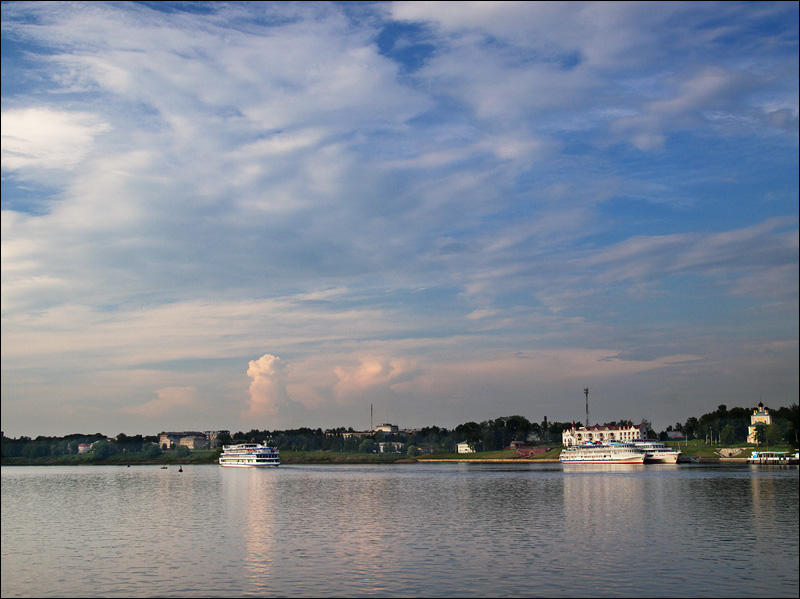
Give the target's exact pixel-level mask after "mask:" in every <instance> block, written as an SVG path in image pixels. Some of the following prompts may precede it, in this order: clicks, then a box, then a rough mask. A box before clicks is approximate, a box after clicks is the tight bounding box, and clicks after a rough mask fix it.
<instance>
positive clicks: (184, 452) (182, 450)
mask: <svg viewBox="0 0 800 599" xmlns="http://www.w3.org/2000/svg"><path fill="white" fill-rule="evenodd" d="M190 453H192V452H191V450H190V449H189V448H188V447H186V445H180V446H179V447H178V449H176V450H175V454H176V455H177V456H178V457H179V458H185V457H188V456H189V454H190Z"/></svg>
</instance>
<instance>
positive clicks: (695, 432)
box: [2, 403, 800, 460]
mask: <svg viewBox="0 0 800 599" xmlns="http://www.w3.org/2000/svg"><path fill="white" fill-rule="evenodd" d="M767 409H768V410H769V412H770V414H771V415H772V421H773V423H772V424H771V425H769V426H760V427H758V430H757V435H758V437H759V443H761V444H768V445H769V444H771V445H778V444H781V443H789V444H792V445H797V444H798V429H800V410H798V405H797V404H796V403H795V404H792V405H791V406H789V407H784V408H778V409H777V410H772V409H769V408H767ZM751 414H752V408H732V409H730V410H728V408H727V406H725V405H720V406H719V407H718V408H717V409H716V410H715V411H713V412H709V413H707V414H703V415H702V416H700V417H695V416H692V417H690V418H688V419H687V420H686V422H685V423H683V424H681V423H680V422H679V423H676V424H675V425H670V426H668V427H667V428H666V430H665V431H662V432H661V433H660V434H659V435H656V433H655V432H654V431H653V430H652V427H651V425H650V422H649V421H647V420H643V421H642V425H643V427H644V429H645V430H644V433H643V434H644V435H645V436H647V437H654V436H658V437H659V438H661V439H662V440H664V439H667V438H668V433H669V432H672V431H678V432H680V433H682V434H684V435H685V436H686V437H687V438H689V439H708V440H713V441H714V442H716V443H720V444H722V445H733V444H735V443H744V442H745V441H746V440H747V430H748V426H749V425H750V415H751ZM623 423H628V421H627V420H619V421H612V422H606V423H604V424H605V425H608V426H614V425H618V424H623ZM572 425H573V423H572V422H555V421H553V422H549V421H548V420H547V418H545V419H544V420H543V421H542V422H531V421H529V420H528V419H527V418H525V417H524V416H518V415H515V416H504V417H501V418H497V419H494V420H484V421H483V422H466V423H464V424H459V425H458V426H456V427H455V428H453V429H446V428H440V427H438V426H428V427H425V428H422V429H420V430H417V431H413V432H398V433H388V432H383V431H378V432H375V433H370V434H367V435H365V434H363V433H361V434H355V433H356V431H354V430H353V428H352V427H350V428H345V427H339V428H332V429H325V430H323V429H321V428H317V429H312V428H305V427H303V428H298V429H289V430H274V431H269V430H258V429H251V430H249V431H247V432H242V431H239V432H236V433H233V434H230V433H228V432H223V433H221V434H220V435H219V437H218V438H217V441H218V442H219V443H220V444H228V443H243V442H259V443H264V442H266V443H270V444H272V445H274V446H276V447H277V448H278V449H280V450H283V451H331V452H345V453H374V452H376V451H377V449H378V444H379V443H384V442H387V443H388V442H391V443H397V444H398V445H386V446H385V449H386V451H388V452H397V451H403V452H407V453H408V454H409V455H416V454H417V453H419V452H420V451H434V452H436V453H449V452H453V451H455V448H456V444H458V443H461V442H462V441H466V442H467V443H469V444H470V445H471V446H472V447H473V448H474V449H475V450H478V451H496V450H500V449H503V448H505V447H508V446H509V445H510V444H511V442H512V441H520V442H523V443H529V444H539V445H560V444H561V432H562V431H563V430H565V429H567V428H570V427H572ZM158 441H159V438H158V435H148V436H143V435H131V436H128V435H126V434H124V433H120V434H119V435H117V437H116V439H107V438H106V437H105V435H102V434H100V433H95V434H94V435H83V434H72V435H67V436H65V437H42V436H40V437H36V438H35V439H31V438H30V437H20V438H18V439H14V438H7V437H3V439H2V457H4V458H13V457H25V458H29V459H33V458H41V457H48V456H53V457H57V456H61V455H67V454H77V453H78V445H79V444H81V443H93V444H94V445H93V446H92V449H91V452H90V456H89V457H90V459H96V460H102V459H106V458H108V457H110V456H112V455H115V454H118V453H125V452H127V453H138V452H144V453H145V454H146V456H145V457H148V458H155V457H158V456H159V455H160V454H161V451H162V450H161V448H160V447H159V446H158ZM400 444H402V446H401V445H400ZM176 451H178V452H182V453H183V454H188V453H189V449H188V448H187V447H179V448H177V449H176ZM179 457H180V456H179Z"/></svg>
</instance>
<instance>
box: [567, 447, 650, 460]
mask: <svg viewBox="0 0 800 599" xmlns="http://www.w3.org/2000/svg"><path fill="white" fill-rule="evenodd" d="M644 458H645V453H644V450H643V449H639V448H638V447H636V446H635V445H633V444H632V443H586V444H584V445H570V446H569V447H565V448H564V449H562V450H561V455H560V456H559V458H558V459H559V461H561V462H563V463H565V464H569V463H582V464H644Z"/></svg>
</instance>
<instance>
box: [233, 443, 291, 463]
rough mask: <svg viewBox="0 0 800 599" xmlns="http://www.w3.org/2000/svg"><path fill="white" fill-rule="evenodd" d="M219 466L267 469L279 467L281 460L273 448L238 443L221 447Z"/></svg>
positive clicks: (259, 444) (256, 444) (258, 444)
mask: <svg viewBox="0 0 800 599" xmlns="http://www.w3.org/2000/svg"><path fill="white" fill-rule="evenodd" d="M219 465H220V466H233V467H239V468H247V467H255V468H267V467H270V466H272V467H275V466H280V465H281V458H280V454H279V452H278V450H277V449H276V448H275V447H270V446H269V445H264V444H261V443H240V444H239V445H223V447H222V453H221V454H220V456H219Z"/></svg>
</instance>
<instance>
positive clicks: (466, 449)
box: [456, 441, 475, 453]
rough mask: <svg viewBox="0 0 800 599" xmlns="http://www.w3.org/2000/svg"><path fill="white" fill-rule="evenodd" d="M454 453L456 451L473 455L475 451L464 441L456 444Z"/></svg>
mask: <svg viewBox="0 0 800 599" xmlns="http://www.w3.org/2000/svg"><path fill="white" fill-rule="evenodd" d="M456 451H458V453H475V450H474V449H472V445H470V444H469V443H467V442H466V441H462V442H461V443H458V444H457V445H456Z"/></svg>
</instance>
